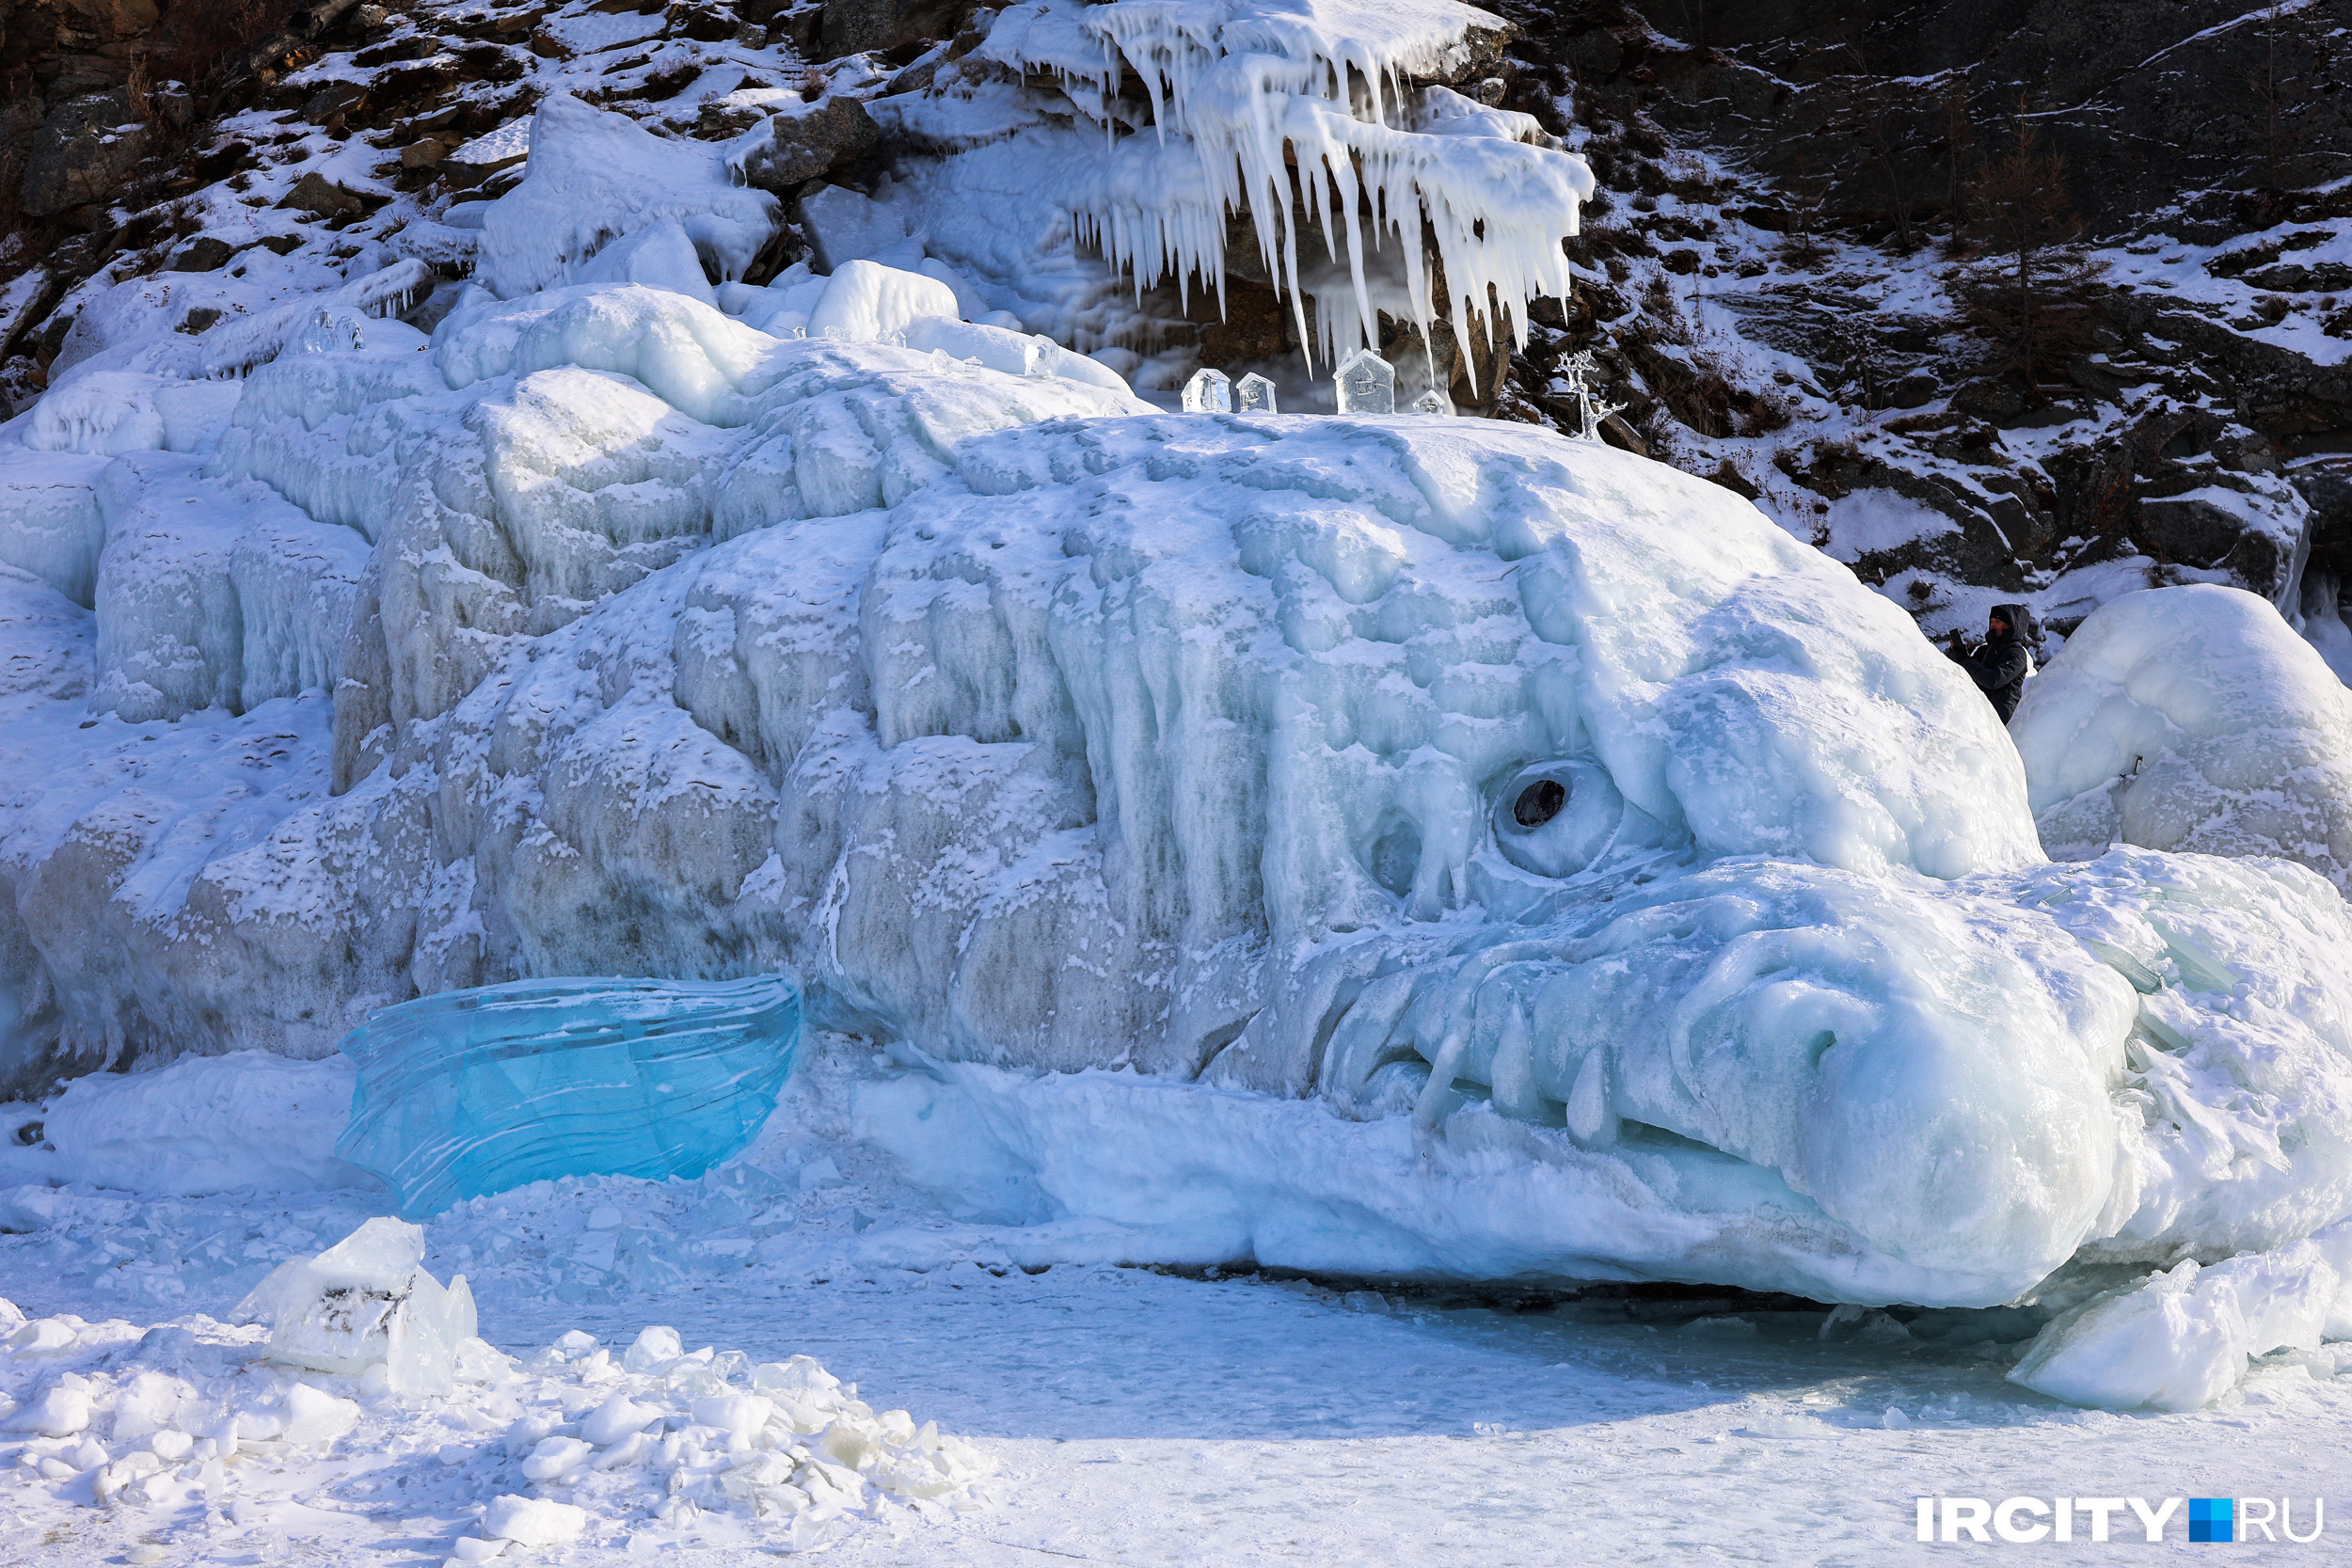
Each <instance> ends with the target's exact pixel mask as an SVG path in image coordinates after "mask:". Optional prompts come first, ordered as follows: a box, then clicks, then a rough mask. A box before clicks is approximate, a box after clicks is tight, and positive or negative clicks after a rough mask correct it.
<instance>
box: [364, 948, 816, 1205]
mask: <svg viewBox="0 0 2352 1568" xmlns="http://www.w3.org/2000/svg"><path fill="white" fill-rule="evenodd" d="M800 1042H801V995H800V987H799V985H798V984H797V983H796V982H795V981H794V980H793V979H792V978H791V977H789V976H788V975H761V976H757V977H755V978H752V979H748V980H733V981H711V982H695V981H687V980H621V979H547V980H517V981H512V982H509V983H508V984H505V985H498V986H485V987H481V988H478V989H474V990H453V991H444V992H442V993H441V994H439V995H437V996H427V997H422V998H421V999H419V1000H417V1001H415V1002H408V1003H404V1004H402V1005H401V1006H396V1007H387V1008H385V1009H384V1010H383V1011H381V1012H379V1013H377V1014H375V1015H374V1016H373V1018H371V1019H369V1020H368V1022H366V1023H364V1024H362V1025H361V1026H360V1027H359V1028H358V1029H356V1030H354V1031H352V1033H351V1035H350V1036H349V1037H347V1038H345V1039H344V1041H343V1045H342V1051H343V1054H344V1055H346V1056H348V1057H350V1058H351V1060H352V1061H353V1062H354V1063H356V1064H357V1065H358V1085H357V1087H356V1089H355V1092H354V1093H353V1096H352V1101H351V1120H350V1124H349V1125H348V1126H347V1127H346V1128H345V1129H344V1131H343V1132H342V1137H341V1138H340V1139H339V1140H338V1142H337V1144H336V1153H337V1154H338V1155H339V1156H340V1157H341V1158H342V1159H344V1160H346V1161H349V1162H350V1163H351V1164H355V1165H358V1166H359V1167H360V1168H362V1169H364V1170H369V1171H372V1172H373V1173H375V1174H376V1175H378V1176H380V1177H382V1178H383V1179H384V1180H385V1181H386V1182H388V1183H389V1185H390V1186H391V1188H392V1190H393V1191H394V1192H395V1193H397V1194H398V1195H399V1198H400V1205H401V1210H402V1212H404V1213H407V1214H410V1215H424V1214H432V1213H437V1212H440V1211H441V1210H443V1209H446V1208H448V1207H449V1206H450V1205H451V1204H452V1203H454V1202H457V1201H458V1200H460V1199H462V1198H469V1197H480V1196H483V1195H485V1194H488V1193H500V1192H504V1191H506V1190H508V1189H509V1188H512V1187H519V1186H521V1185H523V1184H524V1183H526V1182H530V1181H540V1180H548V1179H549V1178H553V1177H559V1176H586V1175H623V1176H639V1177H646V1178H652V1179H660V1178H663V1177H672V1176H676V1177H684V1178H686V1179H688V1180H692V1179H693V1178H695V1177H698V1176H700V1175H702V1174H703V1172H704V1171H706V1170H707V1169H708V1168H710V1166H712V1165H713V1164H717V1163H719V1162H720V1161H723V1160H724V1159H726V1158H727V1157H728V1156H730V1155H732V1154H734V1153H736V1152H737V1151H738V1150H739V1149H740V1148H743V1146H744V1145H746V1144H747V1143H749V1142H750V1141H751V1139H752V1137H753V1135H754V1134H755V1133H756V1132H758V1131H759V1127H760V1124H761V1123H762V1122H764V1121H765V1120H767V1118H768V1114H769V1112H771V1110H773V1109H774V1108H775V1101H776V1091H777V1090H778V1089H780V1088H781V1087H783V1085H784V1081H785V1078H786V1076H787V1074H789V1073H790V1071H791V1070H792V1061H793V1056H794V1054H795V1053H796V1052H797V1051H798V1050H799V1048H800Z"/></svg>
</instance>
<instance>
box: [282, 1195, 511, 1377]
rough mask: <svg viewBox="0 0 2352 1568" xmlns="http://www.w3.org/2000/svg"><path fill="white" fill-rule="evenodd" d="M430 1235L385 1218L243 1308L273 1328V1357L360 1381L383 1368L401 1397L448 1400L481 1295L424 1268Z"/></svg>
mask: <svg viewBox="0 0 2352 1568" xmlns="http://www.w3.org/2000/svg"><path fill="white" fill-rule="evenodd" d="M423 1260H424V1232H423V1230H421V1228H419V1227H416V1226H413V1225H409V1224H407V1223H405V1221H402V1220H396V1219H389V1218H377V1219H372V1220H370V1221H368V1222H367V1223H366V1224H365V1225H362V1226H361V1227H359V1228H358V1229H357V1230H355V1231H353V1232H352V1233H351V1234H350V1235H348V1236H346V1237H344V1238H343V1239H342V1241H340V1242H338V1243H335V1244H334V1245H333V1246H331V1247H328V1248H327V1249H326V1251H325V1252H322V1253H320V1254H319V1255H318V1256H317V1257H315V1258H294V1259H288V1260H287V1261H286V1262H284V1263H281V1264H279V1265H278V1267H277V1268H276V1269H274V1270H272V1271H271V1273H270V1275H269V1276H268V1277H267V1278H265V1279H263V1280H262V1282H261V1284H259V1285H257V1286H255V1287H254V1288H253V1293H252V1294H250V1295H248V1296H246V1299H245V1301H244V1303H243V1304H242V1305H241V1306H239V1307H238V1308H237V1312H236V1315H237V1316H238V1317H240V1318H245V1319H254V1318H265V1319H267V1320H268V1321H269V1323H270V1337H269V1357H270V1359H271V1360H273V1361H282V1362H285V1363H287V1364H288V1365H290V1366H295V1367H308V1368H310V1369H311V1370H314V1371H322V1372H338V1373H342V1374H343V1375H344V1376H358V1374H360V1373H362V1372H364V1371H366V1370H368V1369H369V1368H371V1367H373V1366H377V1365H379V1364H380V1365H382V1366H383V1367H384V1368H385V1372H386V1377H387V1383H386V1386H388V1387H389V1388H390V1389H392V1390H393V1391H394V1392H396V1393H403V1394H446V1393H448V1392H449V1391H450V1390H451V1389H452V1388H453V1387H454V1386H455V1380H456V1375H457V1363H458V1355H459V1353H460V1352H461V1351H463V1350H464V1349H465V1348H466V1347H467V1345H468V1343H469V1341H470V1340H472V1339H473V1338H474V1330H475V1326H476V1324H475V1322H474V1307H473V1292H472V1291H470V1290H469V1289H468V1288H467V1285H466V1278H465V1275H458V1276H456V1277H455V1278H453V1279H452V1280H451V1281H450V1282H449V1287H448V1289H446V1290H444V1289H443V1288H442V1286H441V1283H440V1281H438V1280H437V1279H435V1278H434V1277H433V1276H432V1275H429V1274H427V1273H426V1272H425V1271H424V1268H423V1266H422V1265H423Z"/></svg>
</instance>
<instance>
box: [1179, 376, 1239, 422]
mask: <svg viewBox="0 0 2352 1568" xmlns="http://www.w3.org/2000/svg"><path fill="white" fill-rule="evenodd" d="M1232 411H1233V384H1232V381H1230V380H1228V379H1227V378H1226V374H1225V372H1223V371H1209V370H1200V371H1195V372H1192V379H1191V380H1190V381H1187V382H1185V383H1184V412H1185V413H1187V414H1230V413H1232Z"/></svg>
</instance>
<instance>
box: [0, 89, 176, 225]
mask: <svg viewBox="0 0 2352 1568" xmlns="http://www.w3.org/2000/svg"><path fill="white" fill-rule="evenodd" d="M149 139H150V138H149V132H148V128H147V126H146V124H145V123H144V122H143V121H142V120H141V119H139V118H138V116H137V114H136V113H135V111H134V110H133V108H132V106H131V101H130V95H129V93H127V92H126V91H124V90H123V89H121V88H119V87H118V88H117V89H115V90H114V91H113V92H103V93H87V94H84V95H83V96H82V97H79V98H73V99H69V100H67V101H66V102H65V103H60V104H58V105H57V106H56V108H55V109H53V110H51V111H50V113H49V117H48V118H47V119H44V120H42V121H41V126H40V132H39V133H38V134H37V135H35V136H34V137H33V145H32V149H31V151H30V153H29V154H28V156H27V157H26V158H25V160H24V178H23V180H22V181H21V182H20V183H19V185H18V190H17V201H18V204H19V205H20V206H22V207H23V208H24V211H25V213H26V214H29V215H31V216H33V217H49V216H51V215H53V214H58V213H62V212H65V211H67V210H68V209H69V208H73V207H83V206H87V205H88V204H90V203H91V202H95V201H104V200H106V199H108V198H111V197H112V196H114V195H115V194H116V193H117V192H118V191H119V189H120V188H121V185H122V182H123V180H124V178H125V177H126V176H128V175H129V174H130V172H131V171H132V170H133V169H134V168H136V167H137V166H138V165H139V162H140V160H142V159H144V158H145V157H146V156H147V150H148V143H149Z"/></svg>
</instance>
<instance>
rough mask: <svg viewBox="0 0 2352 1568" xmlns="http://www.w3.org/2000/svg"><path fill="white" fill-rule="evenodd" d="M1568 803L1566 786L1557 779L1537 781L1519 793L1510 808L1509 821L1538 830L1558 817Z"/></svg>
mask: <svg viewBox="0 0 2352 1568" xmlns="http://www.w3.org/2000/svg"><path fill="white" fill-rule="evenodd" d="M1567 803H1568V791H1567V786H1566V785H1565V784H1562V783H1561V782H1560V781H1559V780H1557V779H1537V780H1536V781H1535V782H1534V784H1529V785H1528V786H1527V787H1526V788H1525V789H1523V790H1521V791H1519V798H1518V800H1516V801H1514V802H1513V803H1512V806H1511V820H1512V821H1514V822H1517V823H1518V825H1519V826H1520V827H1522V828H1540V827H1542V826H1543V825H1544V824H1545V823H1547V822H1549V821H1550V820H1551V819H1552V818H1553V817H1555V816H1559V815H1560V808H1561V807H1562V806H1565V805H1566V804H1567Z"/></svg>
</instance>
